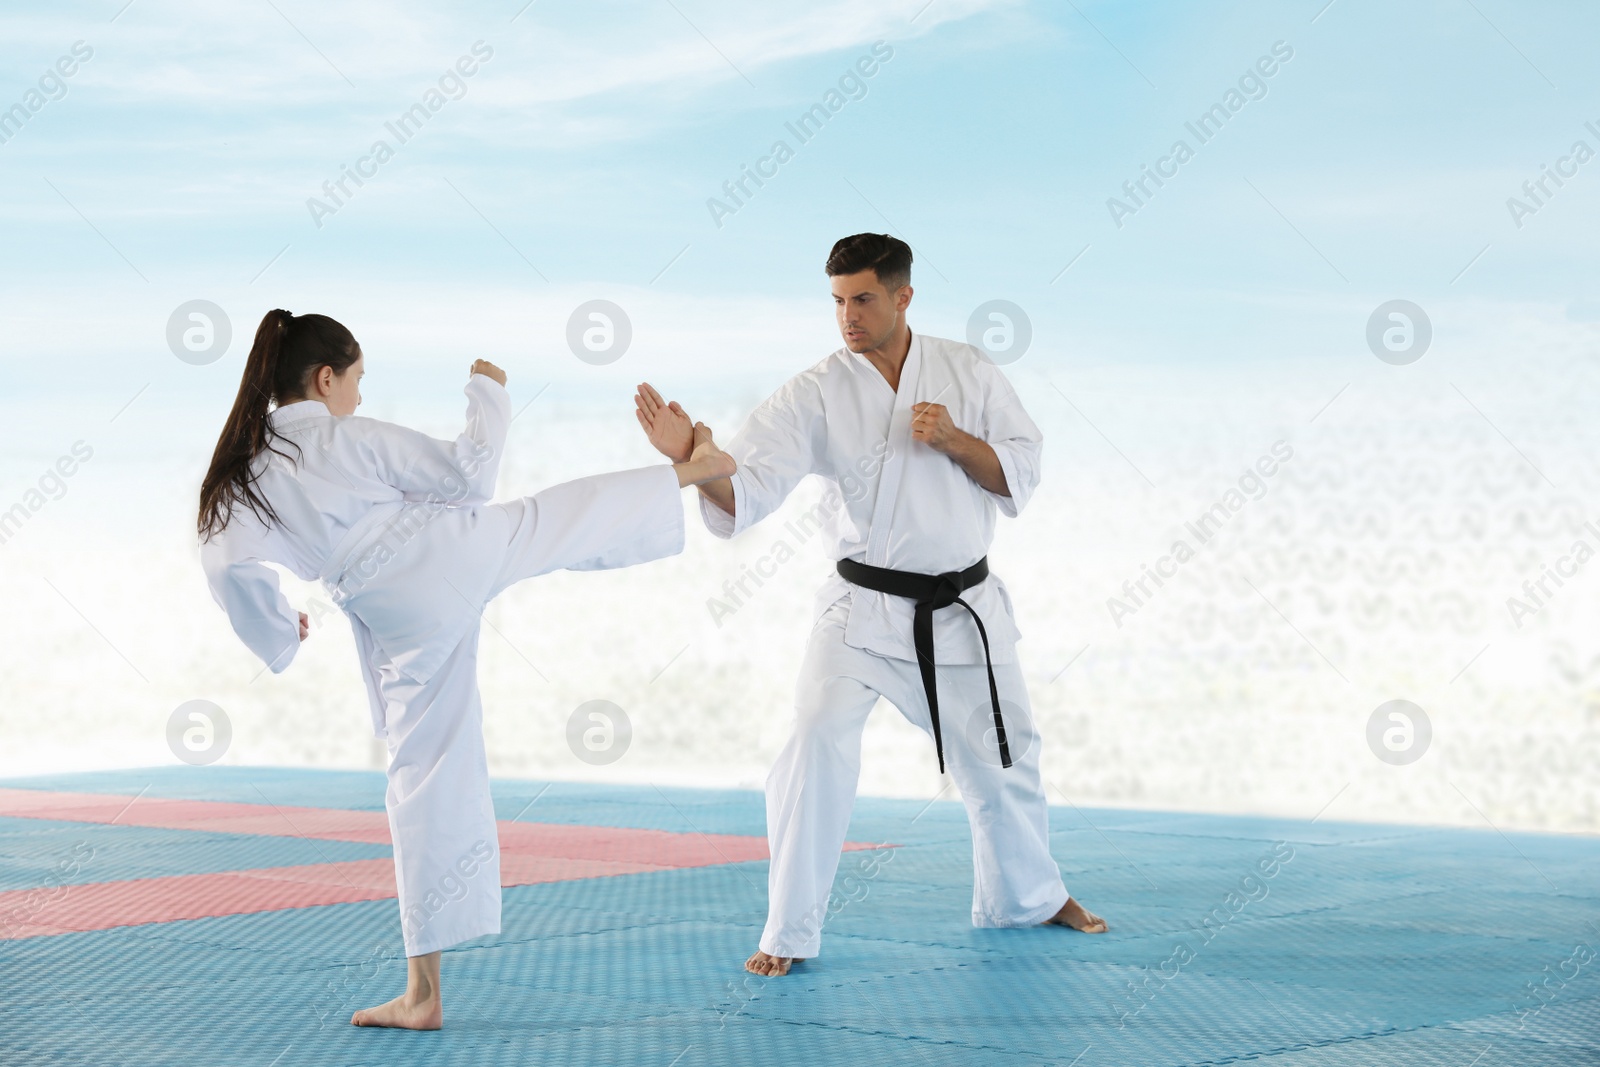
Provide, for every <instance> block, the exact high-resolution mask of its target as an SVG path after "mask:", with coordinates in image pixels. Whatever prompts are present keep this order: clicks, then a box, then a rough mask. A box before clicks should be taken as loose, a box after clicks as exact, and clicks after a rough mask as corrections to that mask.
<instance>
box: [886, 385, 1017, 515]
mask: <svg viewBox="0 0 1600 1067" xmlns="http://www.w3.org/2000/svg"><path fill="white" fill-rule="evenodd" d="M911 411H912V416H911V439H912V440H913V441H921V442H922V443H923V444H925V445H927V446H928V447H929V448H931V449H933V450H934V451H935V452H939V453H942V454H943V455H946V456H949V457H950V458H951V459H953V460H954V461H955V462H956V465H957V466H959V467H960V468H961V469H962V470H964V471H966V472H967V476H968V477H970V478H971V479H972V480H973V481H975V482H977V483H978V484H979V485H981V486H983V487H984V488H985V489H987V490H989V492H991V493H994V494H995V495H996V496H1010V495H1011V487H1010V486H1009V485H1007V484H1006V472H1005V470H1004V468H1002V467H1001V466H1000V457H999V456H997V455H995V451H994V448H993V447H991V446H990V444H989V442H987V441H985V440H984V439H983V438H981V437H974V436H972V435H971V434H970V433H967V432H966V431H964V430H962V429H960V428H959V427H958V426H956V424H955V423H954V422H953V421H951V419H950V410H949V409H948V408H946V407H945V406H944V405H943V404H929V403H926V402H923V403H919V404H912V405H911Z"/></svg>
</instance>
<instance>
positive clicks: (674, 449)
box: [633, 382, 694, 463]
mask: <svg viewBox="0 0 1600 1067" xmlns="http://www.w3.org/2000/svg"><path fill="white" fill-rule="evenodd" d="M633 404H634V407H635V408H637V410H636V411H635V412H634V414H635V415H637V416H638V417H639V425H640V426H641V427H643V428H644V433H645V436H646V437H648V438H650V443H651V444H652V445H654V446H655V449H656V451H657V452H660V453H661V454H662V455H663V456H666V457H667V458H668V459H670V460H672V462H674V463H687V462H688V461H689V455H690V453H692V452H693V451H694V420H693V419H691V418H689V414H688V412H686V411H684V410H683V408H681V407H679V406H678V402H677V401H676V400H674V401H672V403H670V404H669V403H667V402H666V401H665V400H663V399H661V394H660V393H658V392H656V391H655V389H654V387H652V386H651V385H650V383H649V382H641V383H639V392H638V393H637V394H636V395H635V396H634V398H633Z"/></svg>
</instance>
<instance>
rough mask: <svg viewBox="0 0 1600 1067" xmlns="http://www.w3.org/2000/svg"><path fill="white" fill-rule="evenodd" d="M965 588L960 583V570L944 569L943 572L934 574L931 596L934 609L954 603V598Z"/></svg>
mask: <svg viewBox="0 0 1600 1067" xmlns="http://www.w3.org/2000/svg"><path fill="white" fill-rule="evenodd" d="M965 588H966V587H965V586H964V585H962V584H961V572H960V571H945V572H944V573H943V574H940V575H938V576H936V577H935V578H934V584H933V596H932V601H933V608H934V610H935V611H937V610H939V609H940V608H947V607H949V606H950V605H951V604H954V603H955V602H956V598H957V597H959V596H960V595H961V593H962V591H963V590H964V589H965Z"/></svg>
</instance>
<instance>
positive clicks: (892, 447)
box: [866, 333, 922, 567]
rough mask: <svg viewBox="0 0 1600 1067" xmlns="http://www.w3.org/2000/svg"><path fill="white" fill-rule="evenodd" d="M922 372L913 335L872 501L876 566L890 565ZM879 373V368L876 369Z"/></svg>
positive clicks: (870, 551)
mask: <svg viewBox="0 0 1600 1067" xmlns="http://www.w3.org/2000/svg"><path fill="white" fill-rule="evenodd" d="M921 371H922V336H921V335H920V334H916V333H913V334H912V335H911V347H910V349H908V350H907V352H906V363H905V366H904V367H902V368H900V388H899V389H898V390H896V392H895V396H894V410H893V413H892V414H891V415H890V416H889V454H888V456H886V457H885V458H884V463H883V472H882V474H881V475H880V476H879V478H878V496H877V499H876V500H874V501H873V504H872V529H871V530H869V531H868V532H867V559H866V562H868V563H870V564H872V565H873V566H875V567H887V566H888V565H889V523H890V520H891V519H892V518H893V516H894V504H895V501H896V500H897V499H898V498H899V496H900V479H901V476H902V475H903V474H904V473H905V469H906V460H907V458H908V457H909V456H910V455H911V405H912V404H914V403H916V399H915V398H916V395H917V381H918V379H919V378H920V377H921ZM873 373H874V374H876V373H877V370H876V368H874V369H873Z"/></svg>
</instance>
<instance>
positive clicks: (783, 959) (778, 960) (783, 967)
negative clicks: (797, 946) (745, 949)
mask: <svg viewBox="0 0 1600 1067" xmlns="http://www.w3.org/2000/svg"><path fill="white" fill-rule="evenodd" d="M804 962H805V960H803V959H796V958H794V957H791V956H769V955H767V954H766V953H765V952H759V951H758V952H757V953H756V954H755V955H754V956H751V957H750V958H749V959H747V960H745V961H744V969H745V970H747V971H749V972H750V973H751V974H763V975H766V976H767V977H768V978H782V977H783V976H784V975H786V974H788V973H789V966H790V965H791V964H795V963H804Z"/></svg>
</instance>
